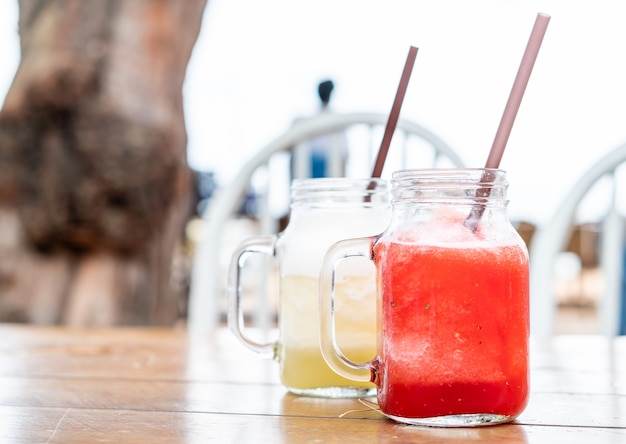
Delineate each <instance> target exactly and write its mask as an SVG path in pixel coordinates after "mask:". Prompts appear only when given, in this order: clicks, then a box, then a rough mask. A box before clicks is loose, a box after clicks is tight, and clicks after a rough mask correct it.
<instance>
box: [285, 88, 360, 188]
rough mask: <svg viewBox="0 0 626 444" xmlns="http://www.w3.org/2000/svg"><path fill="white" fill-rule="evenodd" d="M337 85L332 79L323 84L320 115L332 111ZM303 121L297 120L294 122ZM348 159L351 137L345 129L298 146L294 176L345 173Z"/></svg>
mask: <svg viewBox="0 0 626 444" xmlns="http://www.w3.org/2000/svg"><path fill="white" fill-rule="evenodd" d="M334 88H335V84H334V82H333V81H332V80H330V79H327V80H324V81H322V82H320V83H319V85H318V87H317V92H318V95H319V99H320V109H319V111H318V113H317V114H316V116H317V115H322V114H330V113H332V110H331V107H330V100H331V96H332V93H333V90H334ZM303 120H304V119H302V118H300V119H297V120H296V121H295V122H294V125H297V124H298V122H301V121H303ZM347 159H348V140H347V137H346V134H345V132H344V131H339V132H334V133H327V134H321V135H319V136H316V137H314V138H312V139H310V140H308V141H306V142H305V143H302V144H300V145H298V146H297V147H295V148H294V151H293V156H292V178H308V177H312V178H318V177H342V176H345V175H346V162H347Z"/></svg>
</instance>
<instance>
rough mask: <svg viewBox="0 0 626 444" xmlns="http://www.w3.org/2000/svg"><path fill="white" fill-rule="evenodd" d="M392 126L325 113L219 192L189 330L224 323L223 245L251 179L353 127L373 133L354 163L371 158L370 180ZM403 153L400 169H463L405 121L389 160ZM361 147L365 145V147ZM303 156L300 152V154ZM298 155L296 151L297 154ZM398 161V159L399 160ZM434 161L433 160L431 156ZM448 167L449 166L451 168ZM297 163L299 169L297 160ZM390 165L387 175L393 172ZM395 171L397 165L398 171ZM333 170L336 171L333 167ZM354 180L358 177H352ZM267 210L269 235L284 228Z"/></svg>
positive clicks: (194, 285)
mask: <svg viewBox="0 0 626 444" xmlns="http://www.w3.org/2000/svg"><path fill="white" fill-rule="evenodd" d="M386 122H387V115H386V114H379V113H348V114H336V113H325V114H321V115H319V116H317V117H313V118H310V119H306V120H302V121H299V122H298V123H297V124H295V125H293V126H292V127H291V128H289V129H288V130H287V131H286V132H285V133H284V134H282V135H280V136H279V137H277V138H276V139H274V140H273V141H271V142H270V143H269V144H267V145H266V146H265V147H263V148H262V149H261V150H259V151H258V152H257V153H256V154H254V156H253V157H252V158H251V159H249V160H248V161H247V162H246V163H245V164H244V165H243V166H242V168H241V169H240V171H239V173H238V174H237V175H236V177H235V178H234V180H233V181H232V182H231V183H230V184H228V185H227V186H225V187H223V188H221V189H220V190H218V191H217V192H216V194H215V195H214V197H213V198H212V199H211V201H210V202H209V204H208V205H207V208H206V210H205V212H204V214H203V215H202V218H203V220H204V223H205V229H204V230H203V235H202V239H201V241H200V242H199V244H198V245H197V246H196V253H195V257H194V262H193V268H192V272H191V287H190V295H189V310H188V319H187V322H188V324H187V325H188V329H189V330H190V331H192V332H204V331H210V330H212V329H214V328H215V327H216V325H217V324H218V322H219V318H220V308H219V298H221V297H223V294H224V290H223V288H221V287H223V285H222V283H221V281H222V279H221V278H222V277H223V273H224V270H220V263H219V260H220V254H222V253H221V251H220V250H221V248H220V240H221V237H222V233H223V230H224V227H225V225H226V224H227V223H228V222H229V220H232V218H233V216H234V215H235V214H236V211H237V209H238V208H239V205H240V204H241V198H242V196H243V194H244V193H245V191H246V190H247V189H248V187H249V184H250V180H251V178H252V177H253V175H254V174H255V172H256V171H257V170H258V169H259V168H260V167H264V166H266V165H268V162H269V161H270V158H271V157H272V156H273V155H275V154H276V153H280V152H284V151H288V150H292V147H294V146H298V145H299V144H301V143H302V142H305V141H307V140H309V139H311V138H313V137H315V136H318V135H322V134H328V133H333V132H337V131H349V130H352V129H353V128H357V127H360V128H361V129H363V128H365V129H366V130H367V132H368V134H369V136H368V138H369V142H368V144H369V147H367V151H366V152H363V153H361V152H355V151H354V150H353V149H351V151H350V154H349V156H350V157H349V159H351V158H355V157H359V158H361V159H363V158H365V159H367V162H365V164H366V168H367V171H365V170H363V171H359V172H358V175H359V177H368V176H369V175H370V174H371V168H372V167H373V163H374V159H375V155H376V153H377V150H378V145H379V144H380V140H382V133H383V130H384V126H385V124H386ZM413 139H415V140H417V142H418V145H419V146H420V148H419V150H423V149H428V150H430V152H431V155H430V159H429V164H419V165H415V164H411V163H410V162H411V161H410V160H408V159H410V158H411V156H412V154H413V152H414V151H417V150H418V149H417V148H415V149H413V148H412V143H413V142H412V141H413ZM399 144H400V145H402V147H401V148H400V150H401V152H400V153H399V154H400V157H401V159H400V166H402V167H404V166H409V167H416V168H417V167H432V166H438V165H440V164H441V163H443V164H444V165H445V166H456V167H462V166H464V165H463V162H462V160H461V158H460V157H459V156H458V155H457V154H456V152H454V151H453V150H452V149H451V148H450V147H449V146H448V145H447V144H446V143H445V142H444V141H443V140H442V139H440V138H439V137H438V136H436V135H435V134H433V133H432V132H431V131H429V130H428V129H426V128H425V127H423V126H421V125H419V124H417V123H415V122H411V121H408V120H405V119H399V121H398V123H397V126H396V132H395V134H394V139H393V141H392V146H391V148H390V152H389V156H392V152H393V153H394V154H396V155H397V154H398V145H399ZM359 148H361V144H359ZM296 151H298V150H296ZM294 155H295V151H294ZM396 157H397V156H396ZM426 157H428V156H426ZM446 162H447V164H446ZM294 163H296V164H298V163H299V162H298V161H297V160H295V161H294ZM390 163H391V162H390V161H388V162H387V163H386V168H385V170H388V169H389V168H388V167H390ZM392 167H393V166H392ZM331 171H332V166H331ZM352 175H353V176H354V175H356V174H352ZM262 202H263V208H262V209H261V212H260V216H259V219H260V224H261V231H262V233H263V234H274V233H276V232H277V229H278V223H277V220H276V218H275V217H274V216H272V215H271V214H270V212H269V211H268V208H267V202H268V199H267V197H264V198H263V199H262Z"/></svg>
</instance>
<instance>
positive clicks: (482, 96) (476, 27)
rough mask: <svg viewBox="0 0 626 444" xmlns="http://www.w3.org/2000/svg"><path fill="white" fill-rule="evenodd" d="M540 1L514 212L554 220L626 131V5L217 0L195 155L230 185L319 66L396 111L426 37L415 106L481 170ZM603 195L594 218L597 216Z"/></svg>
mask: <svg viewBox="0 0 626 444" xmlns="http://www.w3.org/2000/svg"><path fill="white" fill-rule="evenodd" d="M15 5H16V2H13V1H6V0H4V1H2V2H0V42H1V44H0V61H1V65H0V66H2V67H3V68H2V70H1V71H0V97H4V93H5V91H6V89H7V88H8V86H9V84H10V81H11V78H12V76H13V72H14V69H15V66H17V57H18V55H17V47H16V45H17V36H16V11H15V9H16V6H15ZM538 12H545V13H547V14H549V15H551V16H552V19H551V22H550V25H549V27H548V31H547V33H546V36H545V38H544V42H543V45H542V48H541V51H540V53H539V57H538V59H537V62H536V64H535V68H534V70H533V73H532V76H531V79H530V82H529V85H528V88H527V90H526V93H525V95H524V99H523V101H522V105H521V108H520V111H519V114H518V116H517V119H516V122H515V125H514V128H513V131H512V133H511V137H510V139H509V142H508V145H507V149H506V152H505V154H504V158H503V160H502V163H501V167H502V168H503V169H505V170H507V171H508V174H509V182H510V184H511V185H510V190H509V197H510V199H511V203H510V205H509V213H510V216H511V219H513V220H520V219H524V220H528V221H531V222H539V223H540V222H544V221H546V220H547V219H549V218H551V217H552V215H553V213H554V211H555V209H556V206H557V205H558V204H559V203H560V202H561V200H562V199H563V198H564V196H565V195H566V193H567V190H568V188H570V187H571V186H572V185H573V183H574V182H575V181H576V180H577V178H578V177H579V176H580V175H581V174H582V172H583V171H584V170H585V169H586V168H588V167H589V166H590V165H591V164H592V163H594V162H595V161H596V160H597V159H599V158H600V157H601V156H602V155H604V154H605V153H607V152H609V151H611V150H613V149H615V148H617V147H618V146H619V145H621V144H622V143H624V142H626V57H625V56H624V54H626V26H625V25H624V24H625V23H626V2H623V1H620V0H596V1H593V2H591V1H588V0H543V1H540V0H535V1H533V0H527V1H523V2H522V1H516V0H474V1H471V2H469V1H466V0H439V1H437V2H434V1H427V0H342V1H336V0H302V1H298V2H293V1H289V0H264V1H258V0H209V4H208V7H207V10H206V14H205V18H204V24H203V30H202V33H201V35H200V38H199V41H198V43H197V46H196V48H195V51H194V55H193V58H192V61H191V64H190V67H189V71H188V75H187V80H186V84H185V91H184V92H185V106H186V119H187V127H188V132H189V148H188V153H189V161H190V164H191V166H192V167H194V168H197V169H210V170H214V171H216V172H217V175H218V180H219V182H220V184H222V185H226V184H227V183H228V181H229V180H230V179H231V178H232V176H233V174H234V173H235V171H236V169H237V168H238V166H240V165H241V163H242V162H243V161H245V159H246V158H247V157H249V156H250V154H251V153H252V152H254V151H255V150H258V149H260V148H261V147H262V146H263V145H264V144H265V143H267V142H268V141H269V140H271V139H272V138H274V137H275V136H276V135H278V134H279V133H280V132H281V131H283V130H284V129H286V128H287V127H288V126H289V125H290V124H291V122H292V120H293V118H294V117H296V116H301V115H306V114H311V113H313V112H314V111H315V110H316V108H317V95H316V86H317V83H318V81H319V80H321V79H322V78H326V77H331V78H333V79H334V80H335V84H336V87H335V92H334V94H333V107H334V109H335V110H336V111H341V112H356V111H372V112H384V113H387V112H389V110H390V108H391V104H392V101H393V97H394V95H395V91H396V88H397V85H398V80H399V78H400V74H401V71H402V68H403V66H404V61H405V59H406V54H407V52H408V49H409V46H411V45H413V46H417V47H419V53H418V56H417V60H416V63H415V67H414V69H413V74H412V77H411V83H410V85H409V89H408V91H407V95H406V97H405V100H404V104H403V107H402V114H401V115H402V117H404V118H409V119H412V120H415V121H417V122H419V123H421V124H422V125H425V126H427V127H428V128H430V129H431V130H432V131H434V132H436V133H437V134H438V135H439V136H440V137H442V138H443V139H444V140H446V141H447V142H448V143H449V144H450V145H451V146H452V147H453V148H454V149H456V150H457V152H458V153H459V154H460V155H461V157H462V158H463V159H464V160H465V162H466V163H467V164H468V165H469V166H482V165H483V163H484V161H485V160H486V157H487V153H488V151H489V148H490V146H491V143H492V141H493V137H494V135H495V132H496V128H497V126H498V123H499V121H500V116H501V114H502V111H503V108H504V105H505V103H506V100H507V98H508V95H509V92H510V89H511V85H512V83H513V80H514V78H515V74H516V72H517V68H518V66H519V62H520V60H521V57H522V54H523V51H524V48H525V47H526V43H527V41H528V37H529V35H530V31H531V29H532V25H533V23H534V20H535V17H536V14H537V13H538ZM225 153H228V155H225ZM603 194H606V190H603V189H602V188H601V187H600V188H598V190H596V191H595V194H594V195H593V196H592V197H591V198H589V199H587V201H588V202H586V203H585V205H584V206H583V209H582V211H581V214H580V218H581V220H593V219H594V218H596V217H597V216H598V214H599V213H600V212H601V211H602V209H603V206H604V202H606V199H604V200H603V198H604V196H602V195H603ZM623 198H624V196H622V199H623ZM607 199H608V198H607ZM624 207H625V206H624V204H623V203H622V208H624Z"/></svg>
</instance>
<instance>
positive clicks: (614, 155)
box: [529, 144, 626, 338]
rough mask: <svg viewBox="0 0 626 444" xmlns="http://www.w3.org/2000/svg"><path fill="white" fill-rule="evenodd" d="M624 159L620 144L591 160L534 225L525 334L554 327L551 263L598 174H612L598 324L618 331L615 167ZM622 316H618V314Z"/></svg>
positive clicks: (620, 249)
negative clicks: (558, 202)
mask: <svg viewBox="0 0 626 444" xmlns="http://www.w3.org/2000/svg"><path fill="white" fill-rule="evenodd" d="M624 162H626V144H624V145H621V146H619V147H618V148H616V149H615V150H613V151H611V152H609V153H608V154H606V155H605V156H604V157H602V158H601V159H599V160H598V161H597V162H596V163H595V164H594V165H592V166H591V167H590V168H589V169H588V170H587V171H586V172H585V173H584V174H583V175H582V176H581V177H580V178H579V180H578V181H577V182H576V183H575V185H574V187H573V188H572V190H571V191H570V193H569V194H568V195H567V196H566V198H565V199H564V200H563V202H562V203H561V205H560V206H559V207H558V208H557V209H556V212H555V213H554V216H553V218H552V219H551V220H550V221H549V222H548V223H547V224H545V225H542V226H539V227H538V228H537V231H536V232H535V235H534V236H533V238H532V241H531V244H530V248H529V253H530V295H531V317H530V319H531V334H532V335H533V336H535V337H539V338H544V337H549V336H551V335H552V334H553V333H554V322H555V313H556V298H555V295H554V292H553V288H554V287H553V283H554V281H553V277H554V264H555V261H556V259H557V256H558V255H559V254H560V253H561V252H562V251H563V250H564V249H565V247H566V244H567V242H568V240H569V238H570V235H571V233H572V229H573V226H574V220H575V216H576V211H577V209H578V206H579V204H580V203H581V201H582V200H583V198H584V197H585V196H586V195H587V193H588V192H589V191H590V190H591V188H592V187H593V186H594V185H595V184H596V183H597V182H598V181H599V180H600V179H601V178H604V177H607V176H608V177H609V178H611V179H612V180H613V182H612V184H613V187H612V195H611V196H610V204H609V209H608V212H607V213H606V215H605V217H604V219H603V221H602V224H601V226H602V229H601V233H600V245H599V246H598V248H599V251H600V256H599V262H600V267H601V270H602V276H603V292H602V300H601V303H600V306H599V309H600V315H599V319H600V324H601V327H602V330H603V333H605V334H607V335H610V336H613V335H616V334H617V333H618V331H619V324H620V310H621V307H620V306H621V304H623V303H624V302H623V297H624V296H623V295H622V288H621V287H622V282H623V274H624V271H623V267H624V217H623V216H622V215H621V214H620V213H619V211H618V209H617V206H616V202H617V193H618V191H619V190H618V187H617V185H616V183H617V182H616V180H615V172H616V169H617V168H618V166H620V164H622V163H624ZM621 322H622V323H623V322H624V319H622V320H621Z"/></svg>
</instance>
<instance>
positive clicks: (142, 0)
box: [0, 0, 206, 325]
mask: <svg viewBox="0 0 626 444" xmlns="http://www.w3.org/2000/svg"><path fill="white" fill-rule="evenodd" d="M19 6H20V16H19V30H20V42H21V50H22V58H21V62H20V65H19V68H18V70H17V73H16V75H15V78H14V81H13V84H12V85H11V88H10V90H9V92H8V94H7V96H6V99H5V103H4V106H3V108H2V110H1V111H0V234H1V235H0V320H2V321H24V322H35V323H67V324H73V325H110V324H157V325H167V324H172V323H173V322H175V321H176V320H177V318H179V316H180V314H181V313H180V307H181V304H182V303H183V302H184V298H185V297H186V295H185V294H184V292H183V291H182V290H181V289H175V288H172V286H171V279H170V276H171V267H172V261H173V258H174V252H175V249H176V247H177V245H178V243H179V241H180V239H181V236H182V232H183V227H184V224H185V222H186V221H187V216H188V215H189V214H190V204H191V202H190V199H191V183H192V181H191V174H190V170H189V168H188V167H187V165H186V155H185V150H186V142H187V136H186V131H185V124H184V115H183V105H182V85H183V81H184V77H185V71H186V68H187V64H188V62H189V58H190V56H191V51H192V49H193V46H194V44H195V42H196V39H197V36H198V33H199V31H200V26H201V20H202V14H203V11H204V8H205V6H206V0H132V1H127V0H106V1H102V0H49V1H45V0H20V1H19Z"/></svg>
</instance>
